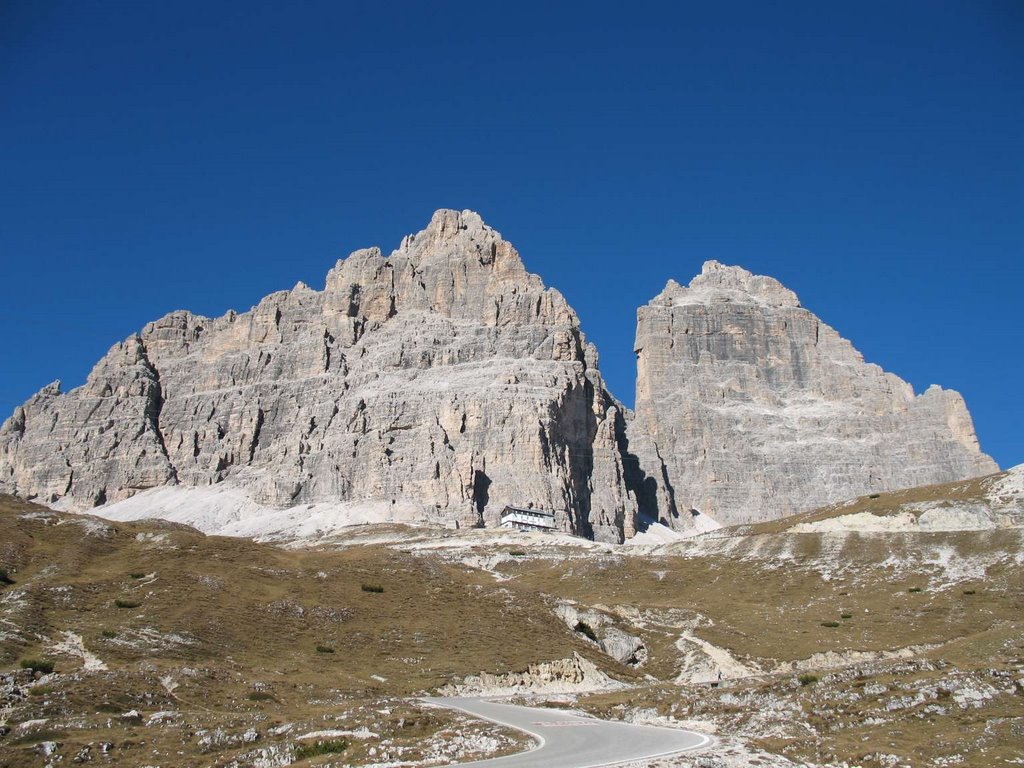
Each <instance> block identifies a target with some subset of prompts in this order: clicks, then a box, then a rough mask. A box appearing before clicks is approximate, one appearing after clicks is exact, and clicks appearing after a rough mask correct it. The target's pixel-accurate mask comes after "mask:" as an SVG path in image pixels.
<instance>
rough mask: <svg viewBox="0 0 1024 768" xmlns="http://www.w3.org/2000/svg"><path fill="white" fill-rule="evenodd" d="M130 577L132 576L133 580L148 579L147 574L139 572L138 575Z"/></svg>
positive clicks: (131, 574) (133, 574) (134, 574)
mask: <svg viewBox="0 0 1024 768" xmlns="http://www.w3.org/2000/svg"><path fill="white" fill-rule="evenodd" d="M128 575H129V576H131V577H132V578H133V579H144V578H146V574H144V573H138V572H137V573H130V574H128Z"/></svg>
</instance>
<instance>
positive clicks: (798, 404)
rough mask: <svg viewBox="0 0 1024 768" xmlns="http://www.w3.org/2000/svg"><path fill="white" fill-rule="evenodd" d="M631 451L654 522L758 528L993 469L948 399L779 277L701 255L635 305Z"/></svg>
mask: <svg viewBox="0 0 1024 768" xmlns="http://www.w3.org/2000/svg"><path fill="white" fill-rule="evenodd" d="M637 317H638V323H637V333H636V353H637V393H636V419H635V422H634V423H633V424H632V425H631V428H630V448H631V450H633V451H634V452H636V453H637V454H638V455H639V456H640V457H641V459H642V464H643V466H644V467H645V468H646V470H647V473H648V475H649V476H651V477H657V476H658V473H659V472H660V471H663V473H664V474H663V477H662V482H661V485H660V487H658V488H655V487H653V486H652V489H651V495H652V497H653V499H652V501H653V502H654V503H655V504H656V505H657V508H658V514H659V517H661V518H663V519H665V520H666V521H667V522H669V523H670V524H673V525H674V526H675V527H685V526H686V525H687V523H688V518H689V512H690V509H691V508H695V509H697V510H699V511H700V512H701V513H704V514H708V515H710V516H711V517H712V518H714V519H715V520H717V521H718V522H719V523H721V524H722V525H733V524H737V523H750V522H759V521H764V520H772V519H776V518H779V517H785V516H787V515H790V514H793V513H796V512H803V511H806V510H809V509H814V508H816V507H819V506H822V505H824V504H830V503H834V502H838V501H841V500H844V499H848V498H851V497H854V496H859V495H862V494H867V493H871V492H875V491H889V490H895V489H897V488H910V487H914V486H920V485H927V484H931V483H944V482H949V481H953V480H960V479H963V478H969V477H975V476H978V475H985V474H990V473H992V472H996V471H998V469H999V468H998V467H997V466H996V464H995V462H994V461H993V460H992V459H991V458H989V457H988V456H986V455H985V454H983V453H981V451H980V449H979V446H978V440H977V437H976V436H975V433H974V426H973V424H972V421H971V417H970V414H969V413H968V412H967V408H966V406H965V405H964V401H963V398H962V397H961V396H960V395H959V394H958V393H956V392H953V391H950V390H944V389H941V388H939V387H934V386H933V387H931V388H929V389H928V390H927V391H926V392H924V393H923V394H921V395H917V396H915V395H914V392H913V390H912V388H911V386H910V385H909V384H908V383H906V382H905V381H902V380H901V379H900V378H898V377H897V376H895V375H893V374H891V373H886V372H885V371H883V370H882V369H881V368H879V367H878V366H876V365H870V364H867V363H865V362H864V360H863V358H862V356H861V355H860V353H859V352H857V350H855V349H854V348H853V346H852V345H851V344H850V342H848V341H847V340H845V339H843V338H842V337H841V336H840V335H839V334H838V333H837V332H836V331H835V330H834V329H832V328H830V327H829V326H828V325H826V324H825V323H823V322H822V321H821V320H819V319H818V318H817V317H815V316H814V315H813V314H812V313H811V312H809V311H807V310H806V309H804V308H803V307H801V306H800V302H799V300H798V299H797V296H796V294H794V293H793V292H792V291H790V290H788V289H787V288H785V287H784V286H782V285H781V284H780V283H779V282H778V281H776V280H774V279H772V278H770V277H764V276H760V275H753V274H751V273H750V272H747V271H746V270H744V269H741V268H739V267H727V266H723V265H721V264H719V263H718V262H714V261H710V262H707V263H706V264H705V265H704V269H703V271H702V272H701V274H700V275H698V276H697V277H695V278H694V279H693V280H692V281H691V282H690V284H689V286H686V287H684V286H681V285H679V284H678V283H676V282H675V281H669V283H668V285H667V286H666V288H665V290H664V291H662V293H661V294H659V295H658V296H656V297H655V298H654V299H652V300H651V302H650V303H649V304H647V305H646V306H644V307H641V308H640V310H639V312H638V314H637Z"/></svg>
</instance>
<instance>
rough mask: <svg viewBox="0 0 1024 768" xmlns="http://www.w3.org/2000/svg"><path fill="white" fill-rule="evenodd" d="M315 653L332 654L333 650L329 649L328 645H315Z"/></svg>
mask: <svg viewBox="0 0 1024 768" xmlns="http://www.w3.org/2000/svg"><path fill="white" fill-rule="evenodd" d="M316 652H317V653H334V649H333V648H331V646H329V645H317V647H316Z"/></svg>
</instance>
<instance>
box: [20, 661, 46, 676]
mask: <svg viewBox="0 0 1024 768" xmlns="http://www.w3.org/2000/svg"><path fill="white" fill-rule="evenodd" d="M20 663H21V668H22V669H31V670H32V671H33V672H42V673H43V674H44V675H48V674H50V673H51V672H53V662H52V661H50V660H49V659H22V660H21V662H20Z"/></svg>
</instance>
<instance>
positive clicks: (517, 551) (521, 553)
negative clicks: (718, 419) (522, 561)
mask: <svg viewBox="0 0 1024 768" xmlns="http://www.w3.org/2000/svg"><path fill="white" fill-rule="evenodd" d="M509 554H510V555H512V557H526V553H525V552H524V551H523V550H521V549H512V550H509Z"/></svg>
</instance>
